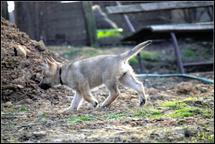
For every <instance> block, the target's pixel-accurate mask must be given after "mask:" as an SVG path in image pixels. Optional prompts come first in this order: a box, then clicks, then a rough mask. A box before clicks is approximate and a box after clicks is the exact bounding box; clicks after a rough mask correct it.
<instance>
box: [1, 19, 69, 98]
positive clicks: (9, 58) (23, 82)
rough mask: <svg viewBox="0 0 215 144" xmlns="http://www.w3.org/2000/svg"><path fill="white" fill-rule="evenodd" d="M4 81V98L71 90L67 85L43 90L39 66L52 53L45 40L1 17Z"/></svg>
mask: <svg viewBox="0 0 215 144" xmlns="http://www.w3.org/2000/svg"><path fill="white" fill-rule="evenodd" d="M1 44H2V46H1V64H2V67H1V70H2V71H1V81H2V83H1V84H2V87H1V90H2V100H3V101H9V100H10V101H20V100H24V99H31V100H37V99H38V98H48V99H52V98H55V99H58V98H59V96H65V95H67V94H68V92H69V91H68V90H66V89H65V88H64V87H60V88H57V89H50V90H48V91H44V90H42V89H41V88H39V87H38V84H39V82H40V80H41V77H42V73H41V72H42V69H41V67H40V65H41V63H42V62H43V60H44V58H46V57H48V56H52V57H53V58H55V59H56V60H58V61H61V62H62V61H64V59H62V58H60V57H57V56H56V55H55V54H54V53H52V52H50V51H49V50H48V49H47V48H46V47H45V45H44V43H43V42H42V41H39V42H37V41H35V40H32V39H30V38H29V36H28V35H27V34H26V33H24V32H21V31H19V29H18V28H17V27H16V25H13V24H10V23H9V22H8V21H6V20H5V19H4V18H1Z"/></svg>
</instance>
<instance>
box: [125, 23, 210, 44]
mask: <svg viewBox="0 0 215 144" xmlns="http://www.w3.org/2000/svg"><path fill="white" fill-rule="evenodd" d="M170 32H175V33H176V36H177V38H180V37H192V38H195V39H199V40H201V39H202V40H213V23H205V24H204V23H201V24H165V25H151V26H145V27H143V28H142V29H140V30H139V31H137V32H135V33H131V34H129V35H127V36H125V37H124V38H123V39H122V42H135V43H139V42H142V41H144V40H149V39H152V40H153V39H169V38H170Z"/></svg>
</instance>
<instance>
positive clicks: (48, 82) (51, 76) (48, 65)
mask: <svg viewBox="0 0 215 144" xmlns="http://www.w3.org/2000/svg"><path fill="white" fill-rule="evenodd" d="M59 66H60V63H58V62H56V61H55V60H54V59H53V58H50V59H45V62H44V63H42V68H43V72H42V73H43V79H42V80H41V82H40V84H39V87H40V88H42V89H44V90H47V89H49V88H50V87H52V86H54V85H57V84H58V83H59V74H58V71H57V70H58V67H59Z"/></svg>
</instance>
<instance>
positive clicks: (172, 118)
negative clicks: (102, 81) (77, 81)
mask: <svg viewBox="0 0 215 144" xmlns="http://www.w3.org/2000/svg"><path fill="white" fill-rule="evenodd" d="M1 24H2V25H1V30H2V33H1V38H2V48H1V50H2V51H1V61H2V77H1V78H2V100H3V102H2V103H1V142H2V143H6V142H7V143H13V142H211V143H213V142H214V85H213V84H204V83H202V82H199V81H196V80H191V79H183V78H175V77H171V78H145V79H144V80H143V81H142V82H143V84H144V86H145V90H146V93H147V95H148V100H147V103H146V105H144V106H143V107H140V106H139V105H138V103H139V101H138V96H137V93H136V92H135V91H133V90H132V89H129V88H124V87H123V86H120V92H121V94H120V96H119V97H118V98H117V99H116V100H115V101H114V102H113V103H112V105H111V107H110V108H108V109H104V110H100V109H94V108H93V107H92V105H90V104H88V103H87V102H84V103H83V105H82V107H81V109H80V111H79V112H76V113H73V114H61V113H59V111H61V110H62V109H64V108H67V107H68V106H69V105H70V102H71V99H72V98H73V96H74V93H73V92H72V91H71V90H70V89H69V88H68V87H66V86H58V87H56V88H50V89H48V90H46V91H45V90H42V89H40V88H39V87H38V83H39V80H40V78H41V76H40V72H41V69H40V67H39V64H40V63H41V61H43V60H44V57H47V56H53V57H54V58H55V59H57V60H58V61H64V60H65V59H64V58H62V57H60V56H58V55H57V54H54V53H53V52H51V51H49V50H48V49H44V50H42V51H41V50H39V49H40V48H39V47H40V46H38V45H39V44H38V42H35V41H33V40H31V39H30V38H29V37H28V36H27V35H26V34H25V33H23V32H20V31H19V30H18V29H17V28H16V26H13V25H10V24H9V23H8V22H7V21H5V20H3V19H2V20H1ZM16 44H21V45H25V46H26V47H27V48H28V49H29V50H30V51H31V52H30V53H28V57H26V58H23V57H21V56H19V55H18V56H15V55H14V49H13V48H14V45H16ZM38 48H39V49H38ZM194 75H198V76H204V77H207V78H210V79H213V78H214V73H213V72H207V73H206V72H205V73H194ZM92 93H93V95H94V96H95V97H96V98H97V99H98V101H99V102H100V103H102V102H103V101H104V99H105V98H106V97H107V96H108V91H107V90H106V88H105V87H104V86H101V87H98V88H96V89H94V90H92Z"/></svg>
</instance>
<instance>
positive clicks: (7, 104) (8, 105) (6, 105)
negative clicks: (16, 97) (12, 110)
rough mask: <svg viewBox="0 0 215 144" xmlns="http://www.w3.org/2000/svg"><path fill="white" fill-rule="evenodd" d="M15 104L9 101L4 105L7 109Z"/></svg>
mask: <svg viewBox="0 0 215 144" xmlns="http://www.w3.org/2000/svg"><path fill="white" fill-rule="evenodd" d="M12 105H13V104H12V102H11V101H8V102H6V103H5V104H4V106H5V107H11V106H12Z"/></svg>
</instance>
